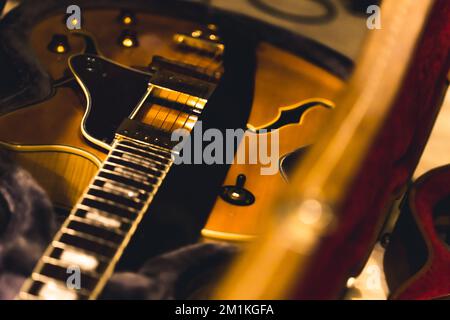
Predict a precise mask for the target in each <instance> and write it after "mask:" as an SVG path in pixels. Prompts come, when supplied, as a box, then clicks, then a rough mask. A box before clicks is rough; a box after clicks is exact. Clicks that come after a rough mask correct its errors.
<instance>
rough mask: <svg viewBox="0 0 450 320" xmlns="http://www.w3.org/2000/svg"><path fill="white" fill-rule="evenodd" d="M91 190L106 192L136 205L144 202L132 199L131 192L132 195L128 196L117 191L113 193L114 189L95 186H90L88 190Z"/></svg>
mask: <svg viewBox="0 0 450 320" xmlns="http://www.w3.org/2000/svg"><path fill="white" fill-rule="evenodd" d="M91 189H94V190H99V191H103V192H106V191H108V192H109V193H111V194H113V195H116V196H120V197H123V198H125V199H127V200H130V201H134V202H136V204H140V203H142V201H145V200H141V199H139V198H137V199H136V197H133V195H134V192H133V195H129V194H125V193H120V192H117V191H115V189H111V188H104V187H100V186H97V185H95V184H91V185H90V187H89V190H91Z"/></svg>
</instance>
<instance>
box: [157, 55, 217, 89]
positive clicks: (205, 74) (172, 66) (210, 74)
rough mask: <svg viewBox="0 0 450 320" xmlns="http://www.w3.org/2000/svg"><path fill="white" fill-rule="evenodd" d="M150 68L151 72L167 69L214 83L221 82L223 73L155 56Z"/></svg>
mask: <svg viewBox="0 0 450 320" xmlns="http://www.w3.org/2000/svg"><path fill="white" fill-rule="evenodd" d="M149 67H150V70H151V71H157V70H161V69H165V70H169V71H172V72H176V73H181V74H186V75H188V76H191V77H193V78H196V79H199V80H204V81H212V82H214V83H217V82H219V80H220V78H221V77H222V72H221V71H213V70H208V68H204V67H198V66H194V65H191V64H187V63H183V62H180V61H175V60H170V59H166V58H163V57H161V56H154V57H153V59H152V62H151V64H150V65H149Z"/></svg>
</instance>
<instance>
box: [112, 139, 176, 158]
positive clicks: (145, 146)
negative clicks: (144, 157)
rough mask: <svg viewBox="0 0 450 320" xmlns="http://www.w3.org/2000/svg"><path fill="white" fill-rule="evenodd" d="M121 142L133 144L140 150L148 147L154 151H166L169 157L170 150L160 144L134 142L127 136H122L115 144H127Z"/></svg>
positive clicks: (145, 149)
mask: <svg viewBox="0 0 450 320" xmlns="http://www.w3.org/2000/svg"><path fill="white" fill-rule="evenodd" d="M123 142H126V143H130V144H133V145H134V146H135V148H137V149H138V150H140V151H148V150H147V149H148V148H150V149H152V150H155V152H162V153H166V154H167V155H168V156H169V157H170V155H171V154H172V153H171V150H170V149H167V148H165V147H161V146H158V145H154V144H150V143H145V142H140V143H138V142H136V141H134V140H130V139H127V138H124V139H122V140H120V141H118V142H117V144H118V145H122V146H128V144H123Z"/></svg>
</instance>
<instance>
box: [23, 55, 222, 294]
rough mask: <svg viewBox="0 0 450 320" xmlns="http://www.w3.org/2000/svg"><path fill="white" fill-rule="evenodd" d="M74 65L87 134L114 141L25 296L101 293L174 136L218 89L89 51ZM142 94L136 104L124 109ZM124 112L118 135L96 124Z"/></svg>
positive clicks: (158, 179)
mask: <svg viewBox="0 0 450 320" xmlns="http://www.w3.org/2000/svg"><path fill="white" fill-rule="evenodd" d="M165 63H168V62H167V61H165ZM69 65H70V68H71V70H72V72H73V74H74V75H75V77H76V79H77V81H78V82H79V84H80V86H81V87H82V88H83V91H84V92H85V94H86V99H87V101H88V108H87V111H86V114H85V116H84V118H83V121H82V128H83V130H84V131H85V135H88V136H89V137H90V139H92V141H95V142H97V143H99V142H102V143H104V142H105V141H108V142H109V141H111V144H110V146H109V144H108V146H109V148H110V150H109V153H108V155H107V157H106V159H105V160H104V161H103V163H102V166H101V168H100V170H99V171H98V172H97V173H96V174H95V176H94V178H93V179H92V180H91V182H90V184H89V186H88V188H87V189H86V190H85V192H84V194H83V196H82V197H81V198H80V199H79V200H78V202H77V204H76V205H75V207H74V208H73V210H72V212H71V214H70V215H69V217H68V218H67V219H66V221H65V222H64V223H63V225H62V227H61V228H60V230H59V232H58V233H57V234H56V235H55V237H54V239H53V241H52V242H51V244H50V245H49V247H48V248H47V250H46V251H45V253H44V254H43V256H42V257H41V259H40V260H39V262H38V264H37V266H36V267H35V269H34V271H33V273H32V275H31V277H30V278H29V279H28V280H27V281H26V282H25V284H24V285H23V288H22V291H21V293H20V295H19V297H20V298H22V299H28V298H31V299H95V298H96V297H97V296H98V295H99V293H100V292H101V290H102V288H103V286H104V285H105V283H106V281H107V279H108V278H109V276H110V275H111V273H112V272H113V270H114V267H115V264H116V263H117V261H118V260H119V258H120V256H121V255H122V253H123V251H124V249H125V248H126V246H127V244H128V242H129V240H130V238H131V236H132V235H133V233H134V232H135V230H136V228H137V227H138V225H139V222H140V221H141V219H142V217H143V215H144V213H145V212H146V211H147V209H148V206H149V204H150V203H151V201H152V199H153V197H154V195H155V194H156V192H157V191H158V188H159V186H160V185H161V184H162V183H163V181H164V177H165V176H166V174H167V172H168V171H169V169H170V167H171V165H172V163H173V158H172V157H173V152H174V151H173V147H174V146H175V145H176V144H178V141H172V140H171V133H172V132H173V131H174V130H177V129H185V130H188V131H189V130H191V129H192V128H193V126H194V125H195V123H196V121H197V119H198V118H199V116H200V115H201V113H202V111H203V109H204V108H205V106H206V104H207V101H208V99H209V97H210V96H211V94H212V92H213V91H214V88H215V86H216V83H215V82H208V81H205V80H200V79H198V78H195V77H193V76H192V75H191V73H190V71H189V70H184V71H185V72H181V71H180V70H179V71H173V70H171V69H170V68H167V67H166V66H165V65H164V66H163V64H161V63H160V61H159V60H156V61H155V60H154V61H153V62H152V64H151V73H150V74H148V73H141V72H138V71H135V70H132V69H128V68H124V67H122V66H120V65H117V64H115V63H113V62H111V61H108V60H106V59H104V58H101V57H99V56H95V55H89V54H84V55H75V56H72V57H71V58H70V59H69ZM172 66H173V65H172ZM117 79H120V80H121V81H117ZM133 89H134V90H135V93H136V95H135V96H133V95H132V94H130V92H131V93H133ZM142 91H143V94H141V93H142ZM139 94H141V95H142V97H141V98H140V99H138V103H137V105H136V106H133V105H129V106H128V108H127V107H126V103H127V101H134V99H133V98H137V96H138V95H139ZM156 108H157V109H158V110H157V111H155V109H156ZM124 113H129V115H128V117H124V120H123V121H122V122H121V123H120V124H119V126H118V129H117V131H116V133H115V134H114V135H111V134H109V132H110V131H109V126H99V125H97V121H99V119H101V120H104V119H108V123H109V124H116V123H117V122H116V121H117V120H118V119H119V118H120V117H122V115H123V114H124ZM161 119H162V120H161ZM72 265H76V266H78V267H79V268H80V270H81V288H77V290H74V289H71V288H70V287H68V286H67V285H66V284H65V279H66V278H67V274H66V270H67V268H69V267H70V266H72Z"/></svg>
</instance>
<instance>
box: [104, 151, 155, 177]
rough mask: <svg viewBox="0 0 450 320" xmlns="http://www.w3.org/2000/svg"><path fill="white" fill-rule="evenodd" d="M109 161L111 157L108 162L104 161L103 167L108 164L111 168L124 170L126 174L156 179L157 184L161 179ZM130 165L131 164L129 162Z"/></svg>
mask: <svg viewBox="0 0 450 320" xmlns="http://www.w3.org/2000/svg"><path fill="white" fill-rule="evenodd" d="M109 159H111V157H109V158H108V160H107V161H105V165H107V164H109V165H111V166H113V167H116V168H120V169H123V170H125V172H126V174H127V173H131V174H132V175H137V176H141V177H143V178H148V177H149V176H150V177H151V178H154V179H156V180H157V181H158V182H161V177H160V176H159V177H158V176H155V175H153V174H150V173H148V172H145V171H140V170H138V169H135V168H130V167H127V166H125V165H122V164H119V163H116V162H111V161H109ZM122 161H124V160H122ZM130 164H133V163H132V162H130ZM160 173H162V172H160Z"/></svg>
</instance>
